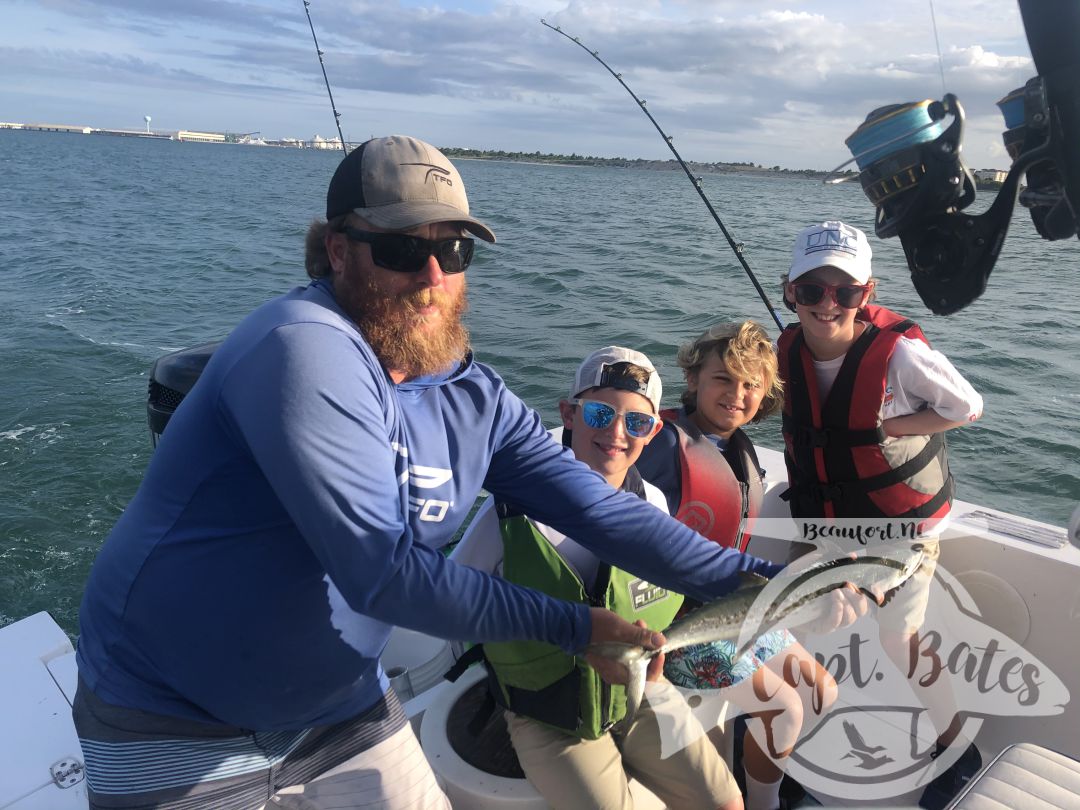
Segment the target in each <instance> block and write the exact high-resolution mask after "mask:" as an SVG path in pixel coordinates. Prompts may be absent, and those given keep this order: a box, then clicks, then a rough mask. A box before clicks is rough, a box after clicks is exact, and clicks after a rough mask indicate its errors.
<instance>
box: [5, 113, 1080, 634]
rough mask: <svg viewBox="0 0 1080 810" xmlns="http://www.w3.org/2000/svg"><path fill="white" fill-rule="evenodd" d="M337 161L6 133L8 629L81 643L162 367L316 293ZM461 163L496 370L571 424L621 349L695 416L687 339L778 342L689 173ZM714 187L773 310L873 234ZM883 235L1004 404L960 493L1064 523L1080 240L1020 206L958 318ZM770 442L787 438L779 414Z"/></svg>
mask: <svg viewBox="0 0 1080 810" xmlns="http://www.w3.org/2000/svg"><path fill="white" fill-rule="evenodd" d="M841 135H842V133H838V137H840V136H841ZM585 151H587V150H585ZM339 159H340V154H339V153H336V152H318V151H313V150H303V151H301V150H285V149H274V148H257V147H241V146H222V145H209V144H190V143H183V144H181V143H174V142H168V141H144V140H138V139H125V138H110V137H104V136H84V135H67V134H59V133H24V132H17V131H3V130H0V625H3V624H6V623H9V622H11V621H14V620H15V619H18V618H21V617H22V616H25V615H27V614H29V613H32V612H35V611H39V610H49V611H51V612H52V614H53V615H54V616H55V617H56V618H57V620H58V621H59V622H60V624H61V625H62V626H63V627H64V628H65V629H66V630H67V631H68V632H69V633H75V632H76V630H77V615H78V605H79V600H80V597H81V594H82V588H83V583H84V581H85V578H86V575H87V572H88V571H89V569H90V565H91V562H92V561H93V558H94V555H95V554H96V552H97V549H98V547H99V546H100V544H101V541H102V540H103V538H104V537H105V535H106V534H107V532H108V531H109V529H110V527H111V526H112V524H113V523H114V522H115V520H116V518H117V517H118V515H119V514H120V513H121V511H122V510H123V509H124V505H125V504H126V503H127V501H128V500H129V498H130V497H131V495H132V494H133V492H134V491H135V489H136V487H137V486H138V484H139V481H140V479H141V476H142V472H143V470H144V468H145V466H146V463H147V460H148V459H149V456H150V453H151V447H150V441H149V435H148V431H147V426H146V411H145V397H146V386H147V374H148V371H149V369H150V366H151V364H152V363H153V361H154V360H155V358H157V357H158V356H160V355H162V354H164V353H166V352H168V351H172V350H174V349H178V348H182V347H185V346H190V345H194V344H197V343H202V342H205V341H208V340H211V339H215V338H219V337H222V336H224V335H225V334H227V333H228V332H229V330H230V329H231V328H232V327H233V326H234V325H235V324H236V323H237V322H238V321H239V320H240V319H241V318H243V316H244V315H245V314H246V313H247V312H248V311H250V310H251V309H252V308H254V307H255V306H257V305H258V304H259V303H261V302H262V301H264V300H266V299H267V298H270V297H271V296H274V295H277V294H279V293H281V292H284V291H285V290H287V289H289V288H290V287H292V286H295V285H297V284H302V283H304V281H305V279H306V276H305V275H304V271H303V266H302V255H303V236H304V232H305V230H306V228H307V225H308V223H309V222H310V221H311V219H312V218H314V217H317V216H318V215H319V214H320V212H321V210H322V208H323V202H324V195H325V189H326V184H327V182H328V181H329V178H330V175H331V174H332V172H333V170H334V168H335V166H336V165H337V162H338V161H339ZM458 166H459V168H460V170H461V173H462V175H463V176H464V179H465V182H466V186H467V188H468V191H469V196H470V201H471V203H472V207H473V210H474V212H475V213H476V214H477V215H478V216H480V217H481V218H483V219H484V220H485V221H487V222H488V223H489V224H490V225H491V226H492V228H493V229H494V230H495V232H496V233H497V234H498V237H499V241H498V243H497V244H496V245H493V246H487V245H481V246H480V247H479V249H478V251H477V252H478V258H477V260H476V262H475V263H474V265H473V268H471V269H470V270H469V274H468V279H469V284H470V300H471V311H470V314H469V316H468V319H469V325H470V328H471V330H472V335H473V343H474V347H475V351H476V354H477V357H478V358H479V359H481V360H483V361H485V362H487V363H490V364H492V365H494V366H495V368H497V369H498V370H499V371H500V372H501V373H502V375H503V376H504V377H505V378H506V380H507V382H508V383H509V385H510V386H511V388H512V389H513V390H515V391H516V392H517V393H518V394H519V395H521V396H522V397H523V398H524V399H525V400H526V401H527V402H529V403H530V404H532V405H533V406H534V407H536V408H537V409H539V410H540V411H541V413H542V414H543V415H544V417H545V419H546V421H548V423H549V424H554V423H555V416H556V413H557V410H556V403H557V401H558V399H559V397H560V396H563V395H565V393H566V392H565V388H566V386H567V385H568V381H569V380H570V378H571V375H572V373H573V370H574V368H575V367H576V365H577V363H578V362H579V361H580V359H581V358H582V357H583V356H584V355H585V354H586V353H587V352H589V351H591V350H592V349H594V348H597V347H599V346H602V345H606V344H609V343H618V344H623V345H627V346H632V347H636V348H638V349H640V350H642V351H644V352H646V353H647V354H648V355H649V356H650V357H651V358H652V359H653V361H654V362H655V363H656V365H657V367H658V369H659V370H660V372H661V375H662V377H663V380H664V384H665V390H666V395H665V400H666V401H668V402H671V403H675V402H677V400H678V394H679V392H680V390H681V388H680V383H681V380H680V374H679V370H678V368H677V367H676V365H675V362H674V357H675V352H676V350H677V348H678V346H679V344H680V343H681V342H683V341H685V340H687V339H689V338H691V337H693V336H694V335H696V334H698V333H699V332H700V331H702V330H703V329H704V328H706V327H707V326H709V325H710V324H712V323H714V322H717V321H721V320H730V319H742V318H744V317H751V318H755V319H757V320H759V321H760V322H762V323H763V324H766V325H767V326H769V328H770V332H771V333H773V334H774V335H775V333H776V331H777V330H776V328H775V326H774V325H773V324H772V322H771V319H770V317H769V315H768V313H767V311H766V309H765V307H764V305H763V304H762V303H761V301H760V300H759V299H758V298H757V296H756V294H755V292H754V290H753V287H752V286H751V284H750V283H749V281H748V280H747V279H746V277H745V275H744V273H743V271H742V269H741V267H740V266H739V264H738V262H737V260H736V259H735V257H734V255H733V253H732V251H731V250H730V248H729V247H728V245H727V243H726V241H725V240H724V238H723V235H722V234H721V233H720V231H719V229H718V228H717V227H716V225H715V223H714V222H713V221H712V219H711V217H710V216H709V214H708V211H707V210H706V209H705V206H704V205H702V203H701V201H700V200H699V199H698V197H697V195H696V193H695V192H694V190H693V188H692V187H691V185H690V183H689V182H688V181H687V179H686V177H685V176H684V175H683V174H682V173H681V172H665V171H645V170H629V169H603V168H565V167H559V166H541V165H528V164H510V163H492V162H483V161H461V162H459V163H458ZM704 187H705V190H706V193H707V194H708V195H709V198H710V199H711V200H712V202H713V204H714V206H715V207H716V209H717V211H718V212H719V213H720V216H721V217H722V218H723V220H724V223H725V224H726V225H727V227H728V229H729V231H730V232H731V233H732V234H733V236H734V237H735V238H736V239H737V240H738V241H741V242H742V243H743V244H744V245H745V251H746V257H747V261H748V262H749V264H750V266H751V267H752V268H753V270H754V271H755V273H756V274H757V276H758V277H759V279H760V280H761V282H762V284H763V286H764V287H765V288H766V290H767V291H768V292H769V294H770V296H771V297H772V298H773V300H774V302H775V303H779V298H780V296H779V293H778V286H779V284H778V279H779V277H780V275H781V274H782V273H783V271H784V270H785V269H786V264H787V259H788V253H789V250H790V243H791V240H792V238H793V236H794V234H795V232H796V231H797V230H798V229H799V228H800V227H802V226H803V225H805V224H807V223H809V222H813V221H821V220H823V219H829V218H841V219H844V220H847V221H849V222H851V223H853V224H856V225H859V226H860V227H863V228H864V229H867V230H869V229H870V228H871V227H872V218H873V209H872V207H871V206H870V204H869V203H868V202H867V201H866V199H865V197H863V195H862V192H861V190H860V189H859V188H858V187H857V186H854V185H850V184H849V185H845V186H839V187H825V186H823V185H821V184H820V183H817V182H814V181H809V180H801V179H781V178H750V177H739V176H732V175H706V176H705V178H704ZM984 197H986V198H987V199H985V200H984V199H983V198H984ZM980 203H981V207H985V205H987V204H989V195H987V194H986V193H980V201H979V202H977V204H976V207H975V210H981V208H980ZM872 244H873V246H874V251H875V262H874V265H875V275H876V276H877V277H878V278H879V281H880V282H881V286H880V291H879V303H881V304H884V305H886V306H889V307H892V308H894V309H897V310H899V311H901V312H903V313H905V314H906V315H908V316H910V317H913V318H915V319H916V320H918V321H920V323H921V324H922V326H923V328H924V330H925V332H926V333H927V335H928V337H929V338H930V340H931V342H932V343H933V344H934V345H935V347H937V348H939V349H941V350H942V351H944V352H945V353H946V354H947V355H948V356H949V357H950V358H951V359H952V360H953V362H954V363H955V364H956V365H957V367H958V368H959V369H960V370H961V371H962V372H963V373H964V374H965V375H966V376H967V377H968V379H970V380H971V382H972V383H973V384H974V385H975V387H976V388H977V389H978V390H979V391H980V392H981V393H982V394H983V396H984V397H985V400H986V414H985V416H984V418H983V419H982V420H981V421H980V422H978V423H976V424H975V425H972V426H968V427H965V428H962V429H960V430H956V431H953V432H952V433H950V436H949V440H950V447H951V460H952V466H953V472H954V474H955V475H956V478H957V481H958V489H959V495H960V497H961V498H964V499H965V500H971V501H977V502H982V503H986V504H989V505H992V506H995V507H997V508H1000V509H1005V510H1007V511H1011V512H1016V513H1019V514H1021V515H1026V516H1029V517H1033V518H1037V519H1040V520H1045V521H1048V522H1051V523H1055V524H1064V523H1065V522H1066V521H1067V519H1068V517H1069V515H1070V513H1071V512H1072V510H1073V508H1074V507H1075V506H1076V504H1077V502H1080V452H1078V450H1077V443H1078V440H1077V438H1076V435H1077V424H1078V422H1080V244H1078V243H1077V241H1076V240H1072V241H1070V242H1067V243H1057V244H1052V243H1047V242H1044V241H1042V240H1041V239H1039V237H1038V236H1037V235H1036V234H1035V232H1034V229H1033V228H1032V227H1031V225H1030V221H1029V220H1028V219H1027V214H1026V212H1024V211H1020V212H1019V213H1018V215H1017V218H1016V220H1015V221H1014V223H1013V226H1012V229H1011V233H1010V235H1009V237H1008V239H1007V240H1006V244H1005V247H1004V250H1003V251H1002V255H1001V257H1000V259H999V261H998V263H997V267H996V269H995V270H994V273H993V275H992V276H991V280H990V288H989V290H988V292H987V293H986V295H984V296H983V297H982V298H981V299H980V300H979V301H977V302H976V303H974V304H973V305H971V306H970V307H968V308H967V309H966V310H964V311H962V312H961V313H959V314H957V315H954V316H951V317H949V318H942V317H937V316H934V315H932V314H930V313H929V312H928V311H927V310H926V308H925V307H924V306H923V304H922V303H921V301H920V300H919V299H918V296H917V295H916V294H915V292H914V290H913V288H912V287H911V284H910V281H909V279H908V274H907V270H906V267H905V265H904V261H903V252H902V249H901V246H900V243H899V241H898V240H895V239H894V240H889V241H884V242H883V241H881V240H876V239H873V238H872ZM785 314H787V313H786V311H785ZM753 435H754V438H755V439H756V440H757V441H758V442H760V443H762V444H764V445H766V446H771V447H778V446H780V443H781V440H780V435H779V421H778V420H776V419H773V420H768V421H766V422H765V423H764V424H762V425H760V426H758V427H756V428H755V429H754V430H753ZM769 472H770V473H772V474H773V475H781V476H782V475H783V471H782V470H775V471H769Z"/></svg>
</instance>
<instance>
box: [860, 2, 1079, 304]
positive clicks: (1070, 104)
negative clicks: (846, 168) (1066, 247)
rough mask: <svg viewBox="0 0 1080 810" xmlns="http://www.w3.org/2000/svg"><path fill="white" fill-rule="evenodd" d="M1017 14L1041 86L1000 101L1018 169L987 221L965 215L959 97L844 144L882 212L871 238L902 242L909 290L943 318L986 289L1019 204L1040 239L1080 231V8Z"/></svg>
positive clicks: (897, 116) (874, 120)
mask: <svg viewBox="0 0 1080 810" xmlns="http://www.w3.org/2000/svg"><path fill="white" fill-rule="evenodd" d="M1036 6H1038V8H1037V9H1036V8H1035V7H1036ZM1020 9H1021V13H1022V14H1023V16H1024V25H1025V28H1026V29H1027V35H1028V42H1029V44H1030V46H1031V53H1032V56H1033V58H1034V60H1035V65H1036V68H1037V69H1038V70H1039V74H1040V75H1039V76H1036V77H1035V78H1033V79H1031V80H1030V81H1028V82H1027V84H1025V85H1024V86H1023V87H1021V88H1018V89H1016V90H1014V91H1012V92H1011V93H1009V94H1008V95H1007V96H1005V98H1003V99H1002V100H1001V101H999V102H998V106H999V108H1000V109H1001V112H1002V115H1003V116H1004V118H1005V126H1006V130H1005V132H1004V135H1003V138H1004V142H1005V147H1006V150H1007V151H1008V153H1009V156H1010V157H1011V158H1012V159H1013V163H1012V167H1011V168H1010V170H1009V173H1008V175H1007V176H1006V178H1005V181H1004V183H1003V184H1002V186H1001V188H1000V189H999V190H998V194H997V197H996V198H995V199H994V202H993V204H992V205H991V206H990V208H989V209H987V210H986V211H985V212H984V213H982V214H978V215H971V214H966V213H964V209H965V208H966V207H967V206H968V205H970V204H971V203H972V201H974V199H975V179H974V177H973V176H972V173H971V171H970V169H968V168H967V166H965V165H964V162H963V159H962V156H961V149H962V140H963V131H964V108H963V107H962V106H961V104H960V102H959V100H958V99H957V98H956V96H954V95H952V94H947V95H945V97H944V98H942V100H941V101H929V100H927V101H918V102H911V103H908V104H894V105H890V106H887V107H880V108H878V109H876V110H874V111H873V112H871V113H870V115H868V116H867V118H866V120H865V121H864V122H863V123H862V125H860V126H859V128H858V129H856V130H855V132H853V133H852V134H851V136H850V137H848V139H847V140H846V141H845V143H846V144H847V146H848V148H849V149H850V150H851V152H852V154H853V155H854V158H853V161H854V162H855V163H856V165H857V166H858V168H859V174H858V177H859V181H860V183H861V184H862V187H863V191H864V193H865V194H866V196H867V197H868V198H869V200H870V201H871V202H872V203H873V204H874V206H875V208H876V209H877V210H876V215H875V220H874V230H875V232H876V233H877V235H878V236H879V237H881V238H882V239H887V238H889V237H892V236H899V237H900V243H901V244H902V245H903V248H904V255H905V256H906V258H907V263H908V268H909V269H910V271H911V279H912V282H913V284H914V285H915V290H916V291H917V292H918V293H919V296H920V297H921V298H922V300H923V302H924V303H925V304H926V306H927V307H928V308H929V309H930V310H931V311H932V312H935V313H937V314H938V315H951V314H953V313H954V312H957V311H959V310H961V309H963V308H964V307H966V306H967V305H968V304H970V303H971V302H972V301H974V300H975V299H976V298H978V297H979V296H980V295H982V294H983V292H984V291H985V290H986V284H987V281H988V279H989V277H990V272H991V271H992V270H993V268H994V263H995V262H996V261H997V257H998V254H999V253H1000V252H1001V246H1002V244H1003V243H1004V241H1005V235H1006V233H1007V231H1008V228H1009V222H1010V221H1011V219H1012V214H1013V209H1014V208H1015V205H1016V202H1017V199H1019V201H1020V203H1021V205H1023V206H1024V207H1026V208H1028V209H1029V211H1030V213H1031V218H1032V222H1033V223H1034V225H1035V229H1036V230H1037V231H1038V233H1039V235H1040V236H1042V237H1043V238H1044V239H1049V240H1057V239H1067V238H1069V237H1072V236H1074V235H1076V233H1077V230H1078V228H1080V59H1078V53H1080V50H1078V49H1077V47H1076V42H1078V41H1080V3H1076V2H1072V1H1071V0H1038V2H1034V3H1033V0H1021V2H1020ZM950 117H951V121H947V119H949V118H950ZM845 165H847V164H845ZM1025 178H1026V183H1027V186H1026V188H1025V189H1024V190H1023V191H1021V190H1020V183H1021V181H1022V180H1024V179H1025Z"/></svg>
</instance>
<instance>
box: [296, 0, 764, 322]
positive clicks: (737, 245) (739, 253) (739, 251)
mask: <svg viewBox="0 0 1080 810" xmlns="http://www.w3.org/2000/svg"><path fill="white" fill-rule="evenodd" d="M306 2H307V0H305V3H306ZM540 24H541V25H543V26H545V27H547V28H550V29H551V30H552V31H554V32H555V33H557V34H562V35H563V36H564V37H566V38H567V39H568V40H570V41H571V42H573V43H574V44H575V45H577V46H578V47H579V48H581V49H582V50H583V51H585V52H586V53H587V54H589V56H591V57H592V58H593V59H595V60H596V61H597V62H599V63H600V64H601V65H603V66H604V69H605V70H607V72H608V73H610V74H611V75H612V76H614V77H615V80H616V81H617V82H618V83H619V84H621V85H622V86H623V88H624V89H625V90H626V92H627V93H629V94H630V97H631V98H633V99H634V101H636V102H637V103H638V106H639V107H640V108H641V111H642V112H643V113H645V115H646V117H648V119H649V120H650V121H652V125H653V126H654V127H656V131H657V132H659V133H660V137H661V138H663V139H664V143H666V144H667V146H668V149H670V150H671V154H673V155H675V159H676V160H677V161H679V165H680V166H682V170H683V171H684V172H686V177H687V178H688V179H689V180H690V183H691V184H692V185H693V186H694V189H695V190H696V191H697V193H698V196H699V197H701V201H702V202H703V203H705V207H706V208H708V209H709V213H710V214H712V218H713V219H714V220H715V221H716V224H717V225H718V226H720V231H721V232H722V233H723V234H724V238H725V239H727V242H728V245H730V246H731V249H732V250H733V251H734V252H735V257H736V258H737V259H738V260H739V264H741V265H742V268H743V270H745V271H746V275H747V277H749V279H750V281H751V283H753V285H754V289H755V290H757V294H758V296H759V297H760V298H761V300H762V301H763V302H764V303H765V306H766V307H767V308H768V310H769V314H770V315H771V316H772V319H773V320H774V321H775V322H776V325H777V327H778V328H779V329H780V331H781V332H782V331H784V322H783V321H782V320H781V319H780V315H779V313H778V312H777V310H776V307H774V306H773V304H772V301H770V300H769V296H768V295H766V293H765V290H764V289H762V287H761V284H760V283H759V282H758V280H757V276H755V275H754V271H753V270H751V269H750V265H749V264H747V263H746V259H745V258H744V256H743V245H742V243H741V242H736V241H735V240H734V239H733V238H732V237H731V234H730V233H728V229H727V228H726V227H725V226H724V223H723V221H722V220H721V219H720V215H719V214H717V213H716V209H715V208H713V204H712V203H711V202H710V201H709V198H708V197H707V196H706V195H705V190H704V189H703V188H702V186H701V178H700V177H695V176H694V174H693V172H691V171H690V167H689V166H687V165H686V161H685V160H683V159H682V155H680V154H679V151H678V150H677V149H676V148H675V144H674V143H672V140H673V138H672V136H671V135H668V134H667V133H666V132H664V130H663V129H662V128H661V126H660V124H658V123H657V121H656V119H655V118H653V115H652V113H650V112H649V111H648V109H646V107H645V99H643V98H638V96H637V94H636V93H635V92H634V91H633V90H631V89H630V85H628V84H627V83H626V82H625V81H624V80H623V77H622V74H621V73H616V72H615V71H614V70H612V69H611V66H610V65H608V63H607V62H605V61H604V60H603V59H601V58H600V52H599V51H591V50H589V49H588V48H587V47H585V45H583V44H582V42H581V39H579V38H578V37H573V36H570V34H568V33H566V32H565V31H563V30H562V28H561V27H560V26H557V25H551V24H550V23H549V22H547V20H540Z"/></svg>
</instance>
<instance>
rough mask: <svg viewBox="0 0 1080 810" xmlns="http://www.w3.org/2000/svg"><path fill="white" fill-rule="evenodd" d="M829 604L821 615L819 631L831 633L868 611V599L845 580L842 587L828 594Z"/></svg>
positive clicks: (853, 584)
mask: <svg viewBox="0 0 1080 810" xmlns="http://www.w3.org/2000/svg"><path fill="white" fill-rule="evenodd" d="M828 598H829V600H830V602H831V604H830V605H829V607H828V610H827V612H826V614H825V616H824V617H823V619H822V621H821V623H820V627H821V629H820V630H818V631H817V632H819V633H831V632H832V631H833V630H839V629H840V628H842V627H847V626H848V625H849V624H854V623H855V622H857V621H858V620H859V619H860V618H861V617H862V616H865V615H866V614H867V613H868V612H869V611H870V600H869V599H867V598H866V596H865V595H864V594H863V592H862V591H860V590H859V587H858V586H857V585H855V583H853V582H845V583H844V587H842V588H837V589H836V590H835V591H831V592H830V593H829V594H828Z"/></svg>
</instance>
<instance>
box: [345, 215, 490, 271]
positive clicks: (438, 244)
mask: <svg viewBox="0 0 1080 810" xmlns="http://www.w3.org/2000/svg"><path fill="white" fill-rule="evenodd" d="M341 232H342V233H343V234H345V235H346V236H347V237H349V239H351V240H353V241H354V242H363V243H364V244H366V245H371V260H372V261H373V262H375V264H377V265H378V266H379V267H385V268H386V269H387V270H393V271H395V272H397V273H418V272H419V271H421V270H423V269H424V265H426V264H427V260H428V257H430V256H434V257H435V259H436V260H437V261H438V262H439V267H441V268H442V271H443V272H444V273H447V274H453V273H463V272H465V269H466V268H467V267H468V266H469V264H470V263H471V262H472V259H473V240H472V239H469V238H467V237H456V238H454V239H422V238H421V237H419V236H406V235H405V234H402V233H372V232H371V231H361V230H360V229H359V228H353V227H351V226H349V225H346V226H345V227H344V228H342V229H341Z"/></svg>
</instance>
